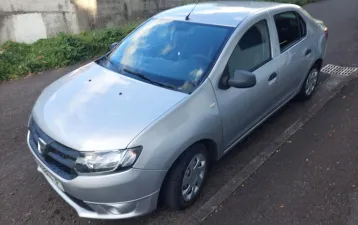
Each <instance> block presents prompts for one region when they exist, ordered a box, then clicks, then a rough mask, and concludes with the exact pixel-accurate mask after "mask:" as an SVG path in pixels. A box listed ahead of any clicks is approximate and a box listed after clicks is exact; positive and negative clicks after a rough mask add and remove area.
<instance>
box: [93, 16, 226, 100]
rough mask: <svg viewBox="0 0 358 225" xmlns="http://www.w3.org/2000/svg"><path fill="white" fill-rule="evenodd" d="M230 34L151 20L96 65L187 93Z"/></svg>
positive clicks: (217, 28)
mask: <svg viewBox="0 0 358 225" xmlns="http://www.w3.org/2000/svg"><path fill="white" fill-rule="evenodd" d="M232 30H233V29H232V28H229V27H222V26H214V25H204V24H197V23H191V22H183V21H173V20H163V19H151V20H149V21H148V22H146V23H145V24H144V25H142V26H141V27H139V28H138V29H137V30H136V31H134V32H133V33H132V34H130V35H129V36H128V37H127V38H125V39H124V40H123V41H122V43H121V44H120V45H119V46H117V47H116V49H114V51H113V52H112V53H110V54H109V55H108V57H104V58H103V59H102V60H101V61H100V62H99V64H100V65H102V66H104V67H106V68H108V69H110V70H113V71H116V72H118V73H121V74H123V75H125V76H129V77H132V78H134V79H138V80H141V81H144V82H149V83H152V84H160V86H162V87H170V88H172V89H175V90H178V91H182V92H185V93H191V92H193V91H194V90H195V88H196V87H198V85H199V84H200V83H201V81H202V80H203V78H205V77H206V76H207V74H208V73H209V72H210V69H211V68H212V66H213V64H214V63H215V60H216V58H217V56H218V54H219V53H220V51H221V49H222V48H223V46H224V44H225V42H226V40H227V38H228V37H229V35H230V34H231V33H232ZM143 78H145V79H143Z"/></svg>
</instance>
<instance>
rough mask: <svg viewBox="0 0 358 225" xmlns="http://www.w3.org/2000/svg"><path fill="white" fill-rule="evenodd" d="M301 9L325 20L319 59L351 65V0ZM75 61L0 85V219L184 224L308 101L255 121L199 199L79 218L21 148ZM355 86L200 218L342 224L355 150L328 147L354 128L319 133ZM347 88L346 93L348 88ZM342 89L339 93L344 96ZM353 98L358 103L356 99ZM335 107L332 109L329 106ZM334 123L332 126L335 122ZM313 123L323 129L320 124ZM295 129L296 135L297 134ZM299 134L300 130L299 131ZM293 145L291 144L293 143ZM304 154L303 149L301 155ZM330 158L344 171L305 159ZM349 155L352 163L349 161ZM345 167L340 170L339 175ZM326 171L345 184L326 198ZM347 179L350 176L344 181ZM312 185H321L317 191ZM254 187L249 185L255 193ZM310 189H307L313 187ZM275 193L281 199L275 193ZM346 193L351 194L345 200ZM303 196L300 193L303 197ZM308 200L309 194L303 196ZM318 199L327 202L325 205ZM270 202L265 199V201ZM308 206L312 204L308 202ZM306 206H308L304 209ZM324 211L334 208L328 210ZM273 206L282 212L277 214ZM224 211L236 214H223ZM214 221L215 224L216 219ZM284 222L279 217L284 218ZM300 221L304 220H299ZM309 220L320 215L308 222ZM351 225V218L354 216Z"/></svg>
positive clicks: (354, 16) (356, 7)
mask: <svg viewBox="0 0 358 225" xmlns="http://www.w3.org/2000/svg"><path fill="white" fill-rule="evenodd" d="M306 9H307V10H308V11H309V12H310V13H311V14H312V15H313V16H315V17H317V18H319V19H322V20H324V21H325V23H326V24H327V25H328V27H329V32H330V33H329V35H330V40H329V48H328V51H327V57H326V61H325V63H333V64H337V65H344V66H358V1H356V0H323V1H321V2H318V3H314V4H310V5H307V6H306ZM77 67H78V65H76V66H73V67H69V68H62V69H58V70H52V71H47V72H44V73H42V74H39V75H34V76H30V77H27V78H25V79H22V80H18V81H10V82H4V83H2V84H0V224H119V225H121V224H130V225H136V224H154V225H155V224H184V223H185V222H186V221H187V219H188V218H190V217H191V216H192V215H193V214H194V213H195V212H196V211H197V210H198V209H200V208H201V207H202V205H203V204H205V202H207V200H208V199H210V198H211V197H212V196H213V195H214V194H215V193H216V192H217V191H218V190H219V189H220V188H221V187H222V186H223V185H224V184H226V183H227V182H229V181H230V179H231V178H232V177H233V176H234V175H235V174H237V173H238V172H240V171H241V170H242V169H243V168H245V166H246V165H247V164H248V163H249V162H250V161H251V160H252V159H253V158H255V156H257V155H258V154H259V153H260V152H261V151H262V149H264V148H265V146H267V145H268V144H270V143H271V142H272V141H273V140H275V138H276V137H277V136H279V135H280V134H281V133H282V132H283V131H285V130H286V129H287V127H289V126H290V125H291V124H292V123H293V122H295V121H296V120H297V118H299V117H300V116H301V115H302V114H304V113H305V112H306V111H307V110H309V109H310V107H312V104H313V105H314V104H315V102H312V101H311V102H306V103H298V102H292V103H290V104H288V106H286V107H285V108H284V109H282V110H281V111H280V112H278V113H277V114H276V115H275V116H273V117H272V118H270V119H269V120H268V121H267V122H266V123H265V124H264V125H262V126H260V127H259V128H258V129H257V130H256V131H255V132H254V133H253V134H252V135H250V136H249V137H248V138H247V139H246V140H245V141H244V142H243V143H241V144H239V145H237V146H236V147H235V149H234V150H233V151H231V152H230V153H229V154H228V155H227V156H226V157H224V158H223V159H222V160H221V161H220V162H219V163H217V164H216V165H215V166H214V168H213V169H212V170H211V172H210V177H209V179H208V182H207V186H206V187H205V189H204V191H203V194H202V195H201V197H200V198H199V200H198V202H197V203H196V204H195V205H194V206H193V207H191V208H189V209H187V210H185V211H182V212H173V211H170V210H167V209H165V208H162V207H160V208H159V209H158V210H157V211H156V212H154V213H152V214H150V215H148V216H144V217H140V218H136V219H130V220H123V221H101V220H88V219H81V218H78V216H77V214H76V212H75V211H74V210H73V209H72V208H71V207H70V206H69V205H67V204H66V203H65V202H64V201H63V200H62V199H61V198H60V197H58V196H57V194H56V193H55V192H54V191H53V190H51V188H50V186H49V185H48V184H47V183H46V180H45V179H44V178H43V177H42V176H41V175H40V174H39V173H38V172H37V171H36V165H35V161H34V159H33V157H32V155H31V153H30V152H29V150H28V149H27V145H26V142H25V139H26V124H27V120H28V116H29V113H30V111H31V107H32V105H33V103H34V101H35V100H36V98H37V96H38V95H39V94H40V92H41V90H42V89H43V88H44V87H46V86H47V85H48V84H49V83H51V82H52V81H54V80H56V79H57V78H59V77H61V76H63V75H64V74H66V73H67V72H69V71H71V70H73V69H75V68H77ZM356 88H357V82H356V81H353V82H352V83H351V84H350V85H349V86H348V87H347V88H346V89H344V91H346V92H347V94H346V95H342V94H341V95H338V96H337V97H336V98H335V99H334V100H332V102H330V103H329V104H328V105H326V106H325V108H324V110H322V112H319V113H318V114H317V115H316V117H315V118H314V119H313V120H312V121H313V122H315V121H316V122H315V124H314V125H309V124H310V123H313V122H312V121H310V122H309V123H308V124H307V125H305V126H304V127H303V129H302V130H301V131H299V132H298V133H297V134H296V135H295V136H294V137H293V139H292V140H291V141H292V143H290V144H287V145H285V146H283V148H282V150H281V151H280V152H278V153H276V154H275V155H274V156H273V157H272V159H271V158H270V159H269V160H268V162H267V163H265V164H264V165H263V166H262V168H261V169H260V170H258V171H257V173H256V174H255V175H254V176H252V177H251V178H250V179H249V180H247V181H246V183H245V184H244V186H243V187H240V188H239V189H237V190H236V191H235V193H234V194H233V195H232V196H230V198H229V199H232V200H228V201H225V202H224V203H223V206H222V207H221V210H219V211H218V212H217V213H214V214H212V215H211V216H210V217H209V218H208V219H207V220H206V221H205V223H207V224H224V222H227V223H228V224H240V223H241V224H250V223H251V224H311V223H312V224H320V222H321V224H329V223H328V222H329V219H327V220H322V219H321V218H323V217H325V215H327V218H331V221H332V223H331V224H345V223H341V222H342V221H343V222H345V221H344V220H343V218H346V221H348V219H347V218H353V219H354V213H353V214H349V213H347V212H351V211H352V212H354V210H357V211H358V203H357V202H355V200H354V199H355V193H356V192H355V191H356V189H354V187H353V189H350V188H348V187H349V185H350V184H351V183H352V182H353V183H352V185H354V178H356V177H355V175H354V171H356V168H358V167H356V168H354V163H353V162H354V159H355V158H354V157H356V155H355V154H354V152H350V153H351V161H349V160H348V159H347V158H348V157H347V156H348V155H349V154H348V153H349V150H348V149H349V148H348V147H347V148H346V149H345V150H344V151H343V150H342V151H343V152H339V151H338V152H339V154H338V153H337V154H334V153H335V152H336V151H337V150H336V151H335V150H334V148H335V147H338V145H339V143H349V144H351V145H353V146H354V143H353V141H352V140H350V139H349V140H348V142H344V141H346V139H345V137H346V135H348V134H350V133H352V135H353V131H351V132H348V130H350V128H347V127H344V128H342V129H338V128H336V130H337V129H338V130H339V131H340V132H342V135H339V136H335V138H336V139H334V140H336V142H332V143H331V142H329V145H327V144H325V140H326V139H324V138H325V136H324V135H323V133H324V132H327V131H328V130H326V128H327V127H326V125H327V124H328V123H329V121H332V122H336V120H337V122H338V118H340V117H339V115H341V116H342V118H343V114H339V113H343V112H345V111H344V110H343V109H345V107H348V106H349V107H351V108H350V110H352V111H351V112H350V113H351V114H346V115H347V116H348V115H349V116H351V117H348V118H354V116H353V114H354V111H353V110H358V109H356V108H355V107H354V102H352V101H353V100H354V99H355V97H354V96H355V94H354V91H355V90H356ZM351 92H352V93H353V95H350V94H348V93H351ZM344 96H346V97H345V98H344ZM336 99H339V100H336ZM348 101H350V102H348ZM355 103H358V102H357V101H356V102H355ZM332 108H333V109H332ZM334 109H335V110H336V111H334V112H333V111H332V112H331V111H330V110H334ZM326 111H329V112H326ZM356 112H357V111H356ZM325 113H326V114H327V115H326V116H325V118H326V119H325V120H324V119H321V120H319V118H320V117H321V114H322V115H323V114H325ZM329 116H330V117H329ZM317 118H318V119H317ZM317 121H318V122H317ZM341 121H342V122H346V124H347V126H348V125H351V126H353V125H354V124H355V120H354V119H350V120H348V119H347V118H346V120H344V119H341ZM332 124H333V123H332ZM333 125H336V127H338V125H337V124H336V123H334V124H333ZM309 126H310V127H309ZM319 127H322V128H321V129H319ZM357 128H358V127H357ZM310 129H319V130H317V132H316V133H317V134H319V136H318V137H315V136H314V135H313V136H312V135H311V136H305V135H303V134H308V133H310ZM327 129H328V128H327ZM302 132H303V134H301V133H302ZM335 132H337V131H335ZM343 134H344V135H343ZM298 135H301V136H300V137H298ZM302 135H303V136H302ZM347 137H349V136H347ZM350 137H353V136H350ZM295 138H296V139H295ZM349 141H350V142H349ZM316 142H317V143H320V145H315V144H316ZM334 144H336V145H334ZM295 145H297V147H295V148H294V146H295ZM304 145H306V146H307V147H306V148H305V149H303V150H301V148H300V147H299V146H304ZM308 145H309V146H308ZM311 145H312V146H311ZM314 146H316V147H314ZM321 146H322V147H324V146H325V147H326V148H328V147H331V150H327V151H328V152H331V153H329V154H326V155H325V149H323V148H322V149H321V148H319V147H321ZM290 148H292V150H290ZM310 151H313V153H310ZM315 152H316V154H317V155H316V154H315ZM309 153H310V155H307V154H309ZM281 155H283V156H281ZM319 156H321V157H322V159H320V157H319ZM339 157H341V158H342V161H340V158H339ZM281 158H282V159H281ZM306 159H308V160H309V161H308V162H307V166H304V165H306V164H305V163H306V161H305V160H306ZM333 159H334V160H338V161H340V162H341V164H340V165H341V166H342V165H343V166H346V167H344V168H343V170H344V171H345V172H341V171H340V169H341V167H336V166H335V167H333V165H332V166H331V167H329V168H330V169H331V172H332V173H329V174H331V175H330V176H327V175H326V174H327V173H323V172H317V171H316V169H315V167H314V166H312V165H311V164H308V163H310V162H311V161H310V160H312V164H313V162H314V163H315V164H317V165H320V164H321V167H322V168H324V167H326V166H327V165H328V164H330V163H332V160H333ZM320 160H321V161H320ZM338 161H337V162H338ZM349 162H352V163H351V164H349ZM335 163H336V162H335ZM335 165H336V164H335ZM335 168H336V169H335ZM266 170H267V172H266ZM336 170H338V171H336ZM285 171H286V172H285ZM349 171H351V172H349ZM289 172H290V173H289ZM345 174H346V176H344V175H345ZM268 178H270V179H268ZM279 178H281V179H282V181H281V179H279ZM318 178H320V179H318ZM329 178H332V179H338V180H337V181H340V182H343V184H342V187H341V186H339V187H340V188H339V189H337V193H338V192H339V193H343V192H341V191H342V190H343V186H344V185H346V186H344V187H346V193H345V194H344V196H343V194H342V196H341V198H338V197H331V198H328V199H327V200H323V199H322V197H319V196H323V195H322V194H323V193H326V194H327V196H328V197H329V195H330V194H335V193H336V192H335V190H336V189H334V187H335V186H333V188H332V186H329V185H328V184H331V183H332V182H331V183H329V182H328V181H330V180H329ZM304 179H307V180H304ZM317 179H318V180H319V181H320V182H318V181H317V182H318V183H317V182H316V180H317ZM347 179H350V180H349V181H348V180H347ZM324 180H328V181H327V182H326V183H325V182H323V181H324ZM271 181H275V184H277V185H278V186H275V185H274V184H272V182H271ZM296 181H297V182H296ZM300 181H302V182H306V183H302V182H300ZM308 182H310V184H308ZM324 184H326V185H328V186H327V187H325V188H326V189H327V191H325V190H326V189H324V188H323V186H324ZM295 185H296V186H295ZM248 187H249V188H248ZM264 187H266V188H267V190H266V188H264ZM318 187H320V188H323V189H322V190H316V188H318ZM329 187H330V188H329ZM300 188H301V189H300ZM304 188H307V189H304ZM253 190H255V193H254V192H253ZM303 190H306V192H303V193H306V196H300V195H298V194H299V193H300V194H302V193H301V192H302V191H303ZM291 191H292V192H293V194H292V195H290V192H291ZM300 191H301V192H300ZM330 191H331V192H330ZM309 192H312V194H310V193H309ZM281 194H282V198H280V196H281ZM320 194H321V195H320ZM348 195H349V196H350V198H349V199H348V197H347V196H348ZM314 196H317V199H316V201H317V204H316V205H314V204H313V203H312V202H316V201H313V199H314V198H313V197H314ZM352 196H353V197H352ZM301 198H302V202H301V203H300V204H298V206H297V207H296V206H295V205H296V204H295V205H292V204H291V205H290V202H289V201H291V202H294V203H298V202H297V199H301ZM303 199H306V201H304V200H303ZM311 199H312V201H310V200H311ZM342 199H343V200H344V199H346V202H348V203H347V204H345V205H344V204H341V202H343V200H342ZM294 200H295V201H294ZM322 202H323V203H326V205H324V204H323V203H322ZM269 203H272V204H271V205H270V204H269ZM306 203H307V204H306ZM311 203H312V204H311ZM321 203H322V204H321ZM276 205H278V206H279V207H278V209H284V210H281V211H277V208H275V206H276ZM311 205H313V206H312V207H311ZM281 206H282V207H281ZM323 206H325V207H326V208H324V207H323ZM307 207H310V208H309V210H308V209H307ZM315 207H316V208H315ZM322 207H323V208H322ZM236 209H237V210H236ZM330 210H333V213H331V211H330ZM296 211H297V212H296ZM279 212H281V213H282V214H279ZM315 212H317V213H315ZM310 213H311V214H310ZM276 215H277V216H278V218H277V219H275V218H276ZM290 215H292V216H293V219H292V220H291V221H290V220H289V219H290ZM310 215H312V216H310ZM350 215H351V216H350ZM230 218H236V219H235V220H230ZM260 218H261V219H260ZM279 218H281V219H282V222H279V221H278V219H279ZM296 218H299V219H305V218H309V219H310V220H299V219H297V220H295V219H296ZM319 219H321V220H319ZM351 220H352V219H351ZM220 221H222V223H219V222H220ZM240 221H242V222H240ZM265 221H266V223H265ZM284 221H286V223H283V222H284ZM300 221H303V222H306V223H301V222H300ZM316 221H319V222H317V223H314V222H316ZM327 221H328V222H327ZM235 222H236V223H235ZM260 222H261V223H260ZM271 222H272V223H271ZM326 222H327V223H326ZM337 222H338V223H337ZM353 224H358V222H357V223H353Z"/></svg>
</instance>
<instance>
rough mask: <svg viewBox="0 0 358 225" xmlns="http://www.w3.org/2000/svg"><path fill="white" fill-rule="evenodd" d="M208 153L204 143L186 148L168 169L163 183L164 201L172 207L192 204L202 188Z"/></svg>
mask: <svg viewBox="0 0 358 225" xmlns="http://www.w3.org/2000/svg"><path fill="white" fill-rule="evenodd" d="M208 159H209V158H208V153H207V150H206V148H205V146H204V145H202V144H195V145H193V146H191V147H190V148H189V149H188V150H186V151H185V152H184V153H183V154H182V155H181V156H180V157H179V159H178V160H177V161H176V163H175V164H174V165H173V167H172V168H171V169H170V171H169V174H168V178H167V180H166V183H165V185H164V190H163V191H164V196H163V197H164V199H163V200H164V202H165V204H166V205H167V206H168V207H170V208H172V209H185V208H187V207H189V206H190V205H192V204H193V203H194V202H195V200H196V199H197V198H198V197H199V195H200V192H201V191H202V189H203V186H204V183H205V180H206V177H207V173H208V166H209V161H208Z"/></svg>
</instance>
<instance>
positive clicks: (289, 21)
mask: <svg viewBox="0 0 358 225" xmlns="http://www.w3.org/2000/svg"><path fill="white" fill-rule="evenodd" d="M274 19H275V23H276V28H277V34H278V38H279V41H280V48H281V52H283V51H285V50H286V49H288V48H289V47H291V46H292V45H293V44H295V43H296V42H297V41H299V40H301V38H303V37H305V36H306V34H307V27H306V23H305V21H304V20H303V19H302V17H301V16H300V15H298V14H297V13H296V12H285V13H280V14H277V15H275V17H274Z"/></svg>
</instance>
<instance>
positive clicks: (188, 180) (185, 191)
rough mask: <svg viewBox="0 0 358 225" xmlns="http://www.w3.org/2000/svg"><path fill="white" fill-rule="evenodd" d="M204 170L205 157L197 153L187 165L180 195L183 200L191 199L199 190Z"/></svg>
mask: <svg viewBox="0 0 358 225" xmlns="http://www.w3.org/2000/svg"><path fill="white" fill-rule="evenodd" d="M205 172H206V158H205V156H204V155H203V154H201V153H199V154H197V155H195V156H194V157H193V159H192V160H191V161H190V163H189V165H188V166H187V168H186V170H185V174H184V178H183V183H182V195H183V198H184V200H185V201H190V200H192V199H193V198H194V197H195V196H196V195H197V194H198V192H199V190H200V187H201V185H202V184H203V181H204V176H205Z"/></svg>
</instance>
